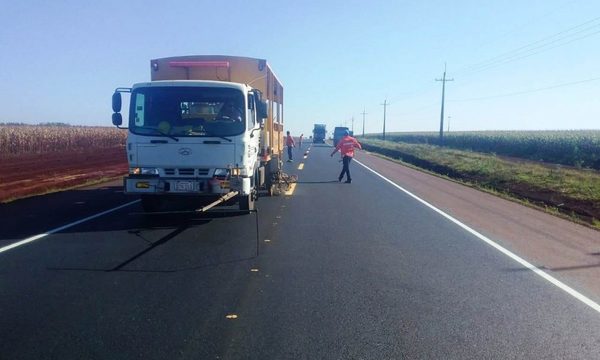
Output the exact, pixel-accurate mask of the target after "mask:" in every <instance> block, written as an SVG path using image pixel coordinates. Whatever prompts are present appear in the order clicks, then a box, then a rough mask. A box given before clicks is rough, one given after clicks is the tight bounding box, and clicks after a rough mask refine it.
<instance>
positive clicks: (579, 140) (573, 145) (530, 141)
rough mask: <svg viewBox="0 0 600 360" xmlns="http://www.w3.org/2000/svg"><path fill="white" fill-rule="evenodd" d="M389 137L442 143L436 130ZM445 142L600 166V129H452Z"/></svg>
mask: <svg viewBox="0 0 600 360" xmlns="http://www.w3.org/2000/svg"><path fill="white" fill-rule="evenodd" d="M367 138H373V139H380V138H381V135H367ZM386 140H390V141H394V142H404V143H410V144H429V145H440V140H439V134H438V133H437V132H423V133H390V134H387V136H386ZM444 146H447V147H450V148H454V149H461V150H471V151H477V152H483V153H491V154H496V155H501V156H511V157H517V158H523V159H528V160H534V161H543V162H548V163H555V164H563V165H569V166H576V167H582V168H591V169H596V170H600V130H573V131H469V132H449V133H446V134H444Z"/></svg>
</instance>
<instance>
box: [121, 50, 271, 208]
mask: <svg viewBox="0 0 600 360" xmlns="http://www.w3.org/2000/svg"><path fill="white" fill-rule="evenodd" d="M150 72H151V81H150V82H145V83H138V84H135V85H133V86H132V87H131V88H117V89H116V91H115V93H114V94H113V98H112V100H113V101H112V107H113V111H114V113H113V115H112V122H113V124H114V125H115V126H117V127H120V126H121V125H122V123H123V117H122V116H121V114H120V111H121V104H122V100H121V93H122V92H130V93H131V97H130V106H129V124H128V137H127V145H126V147H127V158H128V161H129V175H128V176H126V177H125V178H124V188H125V192H126V193H127V194H133V195H141V200H142V205H143V208H144V210H145V211H146V212H160V211H162V210H164V208H165V204H166V203H168V202H169V201H171V200H173V199H177V198H179V197H183V196H185V197H195V198H197V199H198V200H199V201H198V203H203V204H206V203H208V202H210V201H214V200H216V199H221V200H223V201H225V200H228V201H229V202H232V201H234V200H235V199H237V201H238V203H239V207H240V209H241V210H253V209H254V208H255V200H256V199H257V194H258V191H259V190H260V189H264V190H267V191H270V189H271V186H272V179H273V175H274V174H275V173H277V172H278V171H279V170H280V169H281V155H282V151H283V86H282V85H281V83H280V82H279V80H278V79H277V77H276V76H275V74H274V73H273V71H272V70H271V68H270V67H269V64H267V62H266V60H262V59H253V58H246V57H234V56H212V55H200V56H182V57H171V58H162V59H155V60H151V61H150Z"/></svg>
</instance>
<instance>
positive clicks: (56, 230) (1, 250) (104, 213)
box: [0, 200, 140, 253]
mask: <svg viewBox="0 0 600 360" xmlns="http://www.w3.org/2000/svg"><path fill="white" fill-rule="evenodd" d="M138 202H140V200H134V201H131V202H128V203H126V204H123V205H120V206H117V207H116V208H112V209H109V210H106V211H103V212H101V213H98V214H95V215H92V216H88V217H86V218H83V219H80V220H77V221H75V222H72V223H70V224H67V225H63V226H61V227H57V228H56V229H52V230H49V231H46V232H45V233H43V234H38V235H34V236H31V237H28V238H27V239H24V240H21V241H18V242H16V243H12V244H10V245H7V246H4V247H1V248H0V253H3V252H5V251H8V250H10V249H14V248H16V247H19V246H21V245H25V244H28V243H30V242H33V241H36V240H39V239H41V238H43V237H46V236H48V235H50V234H54V233H57V232H59V231H62V230H65V229H68V228H70V227H73V226H75V225H79V224H81V223H84V222H86V221H89V220H92V219H95V218H97V217H100V216H102V215H106V214H108V213H111V212H113V211H117V210H119V209H122V208H124V207H127V206H129V205H133V204H135V203H138Z"/></svg>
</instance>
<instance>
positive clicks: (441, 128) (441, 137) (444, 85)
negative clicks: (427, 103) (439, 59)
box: [435, 63, 454, 145]
mask: <svg viewBox="0 0 600 360" xmlns="http://www.w3.org/2000/svg"><path fill="white" fill-rule="evenodd" d="M435 81H441V82H442V113H441V115H440V145H443V144H444V95H445V92H446V81H454V79H446V63H444V76H443V77H442V78H441V79H435Z"/></svg>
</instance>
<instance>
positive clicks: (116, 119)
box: [112, 112, 123, 127]
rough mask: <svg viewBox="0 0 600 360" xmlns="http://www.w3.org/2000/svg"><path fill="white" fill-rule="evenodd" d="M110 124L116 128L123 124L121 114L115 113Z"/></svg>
mask: <svg viewBox="0 0 600 360" xmlns="http://www.w3.org/2000/svg"><path fill="white" fill-rule="evenodd" d="M112 123H113V125H114V126H116V127H119V126H121V124H123V117H122V116H121V113H118V112H116V113H113V114H112Z"/></svg>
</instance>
